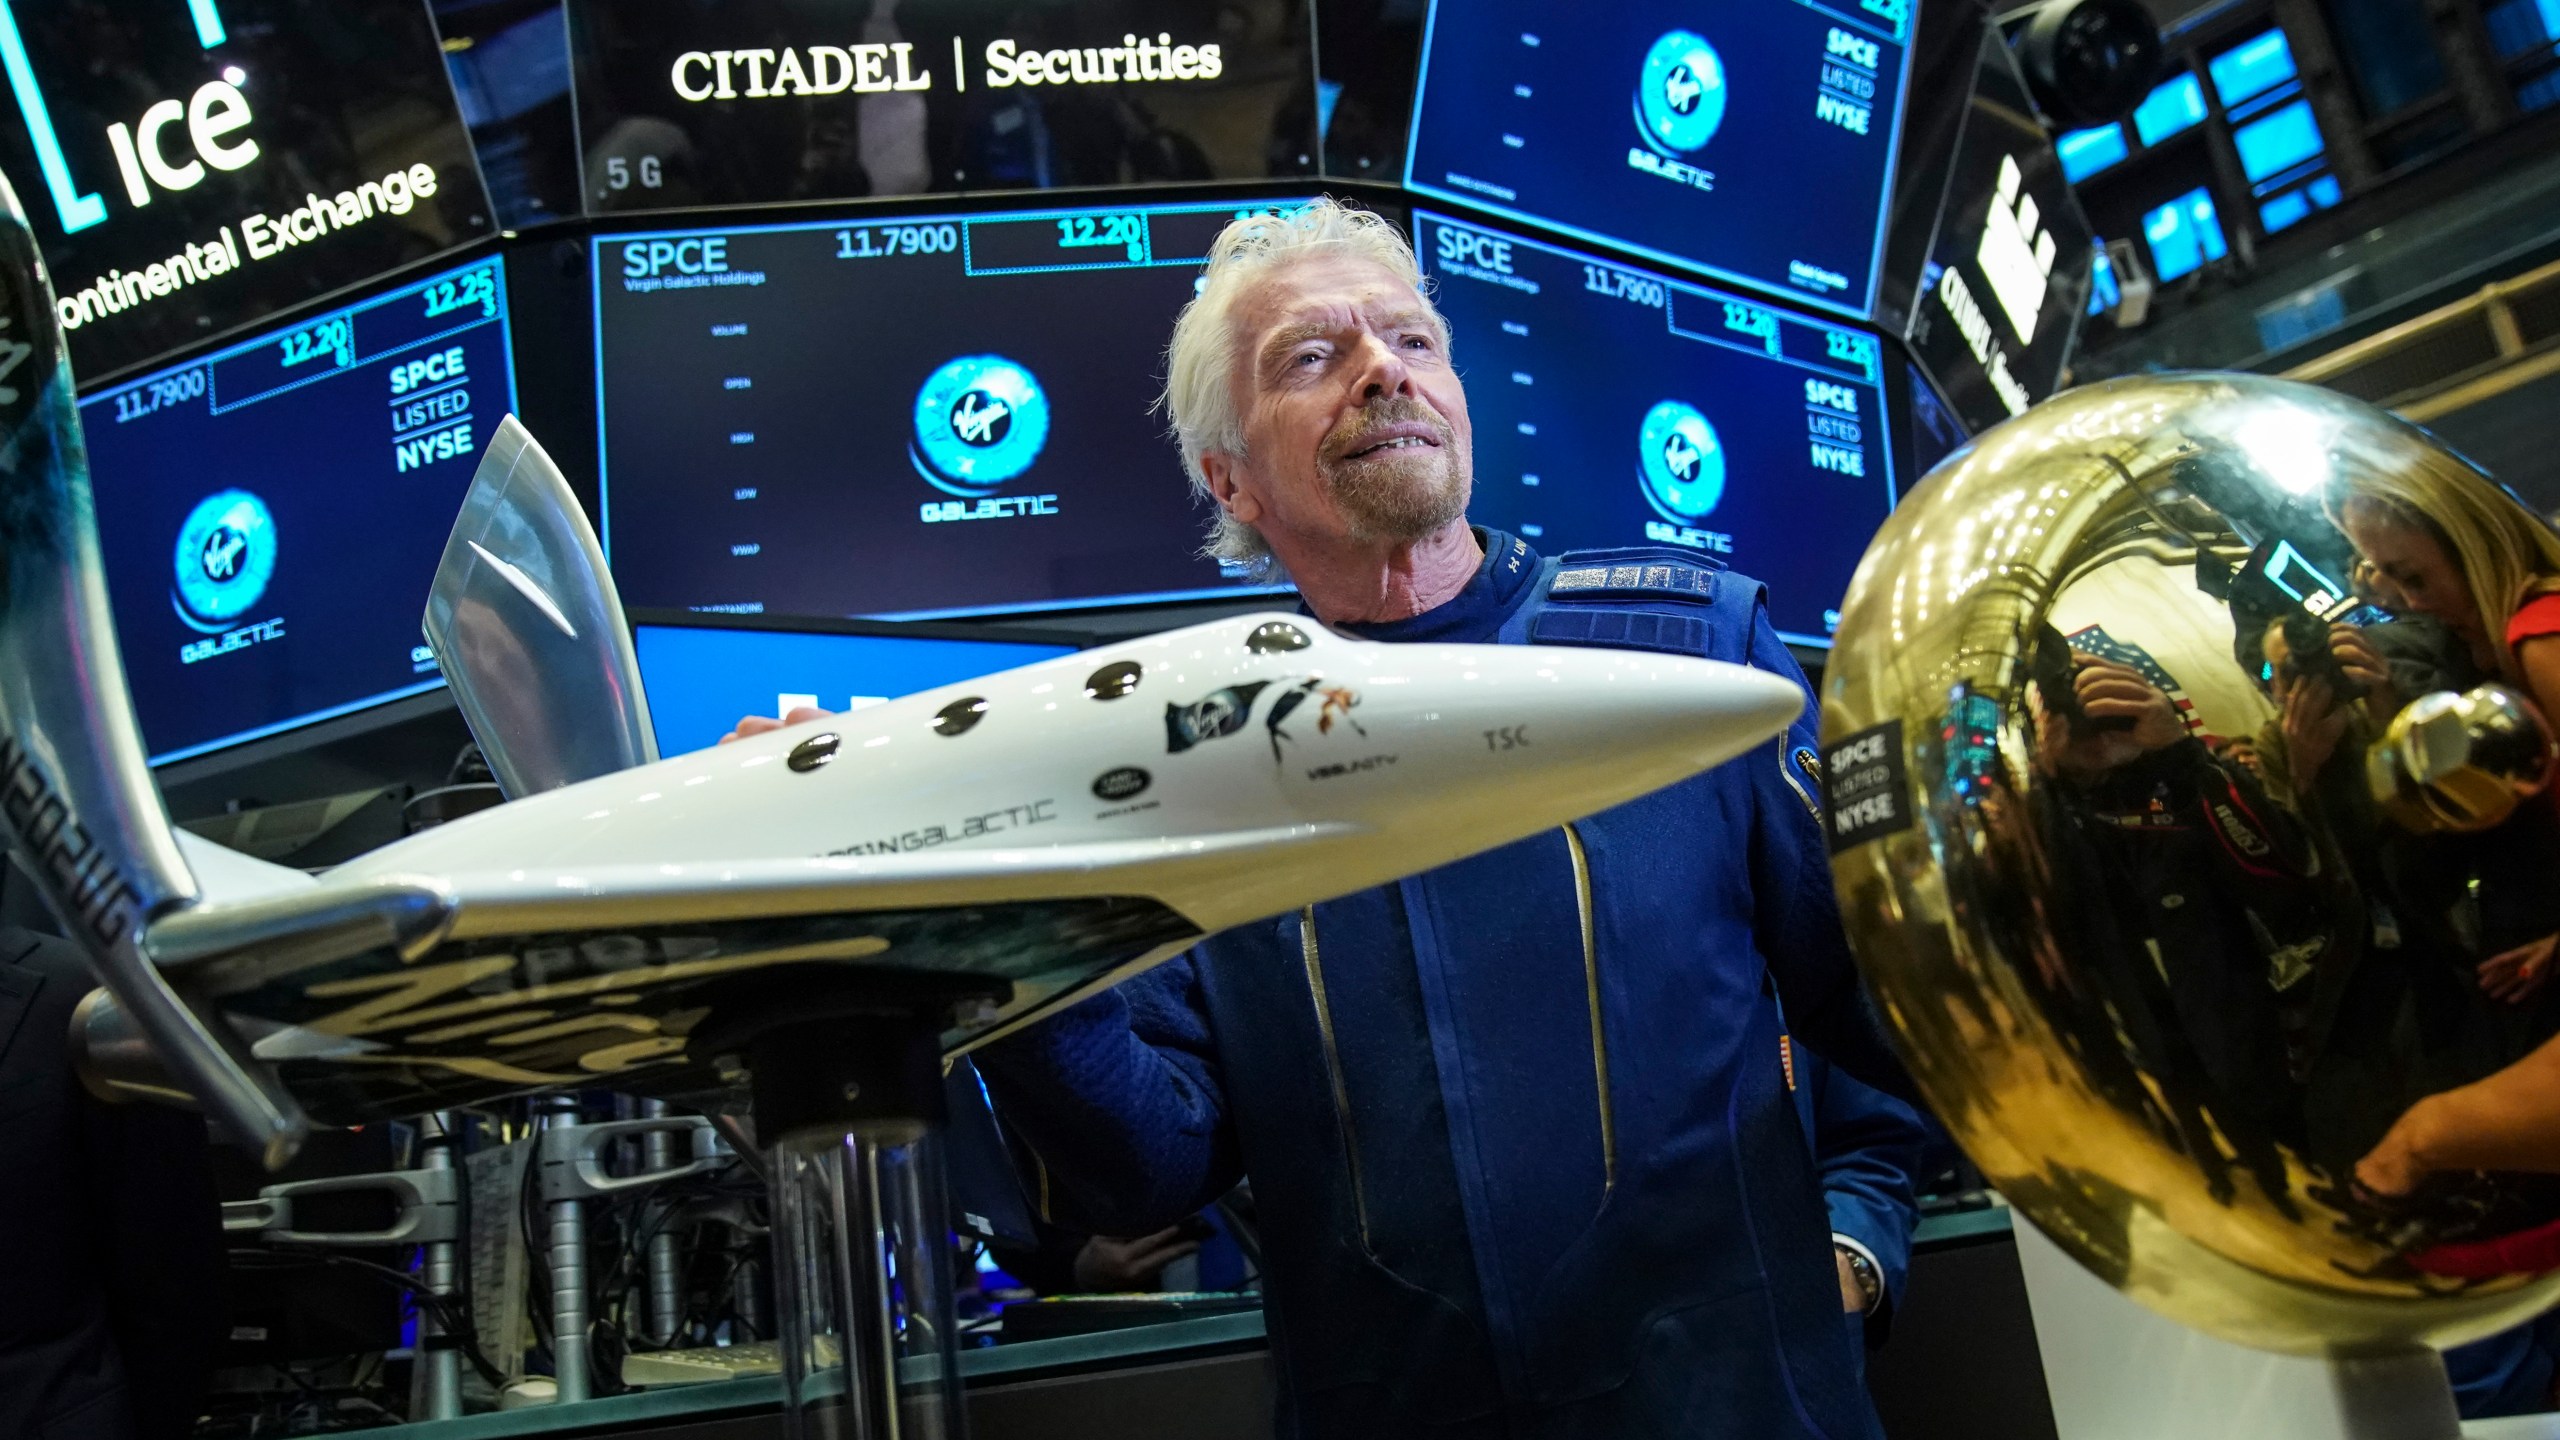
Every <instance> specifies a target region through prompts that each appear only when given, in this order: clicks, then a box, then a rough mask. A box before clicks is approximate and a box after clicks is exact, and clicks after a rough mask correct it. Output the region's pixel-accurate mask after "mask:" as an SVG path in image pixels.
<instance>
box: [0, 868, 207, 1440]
mask: <svg viewBox="0 0 2560 1440" xmlns="http://www.w3.org/2000/svg"><path fill="white" fill-rule="evenodd" d="M11 869H12V867H11V866H10V864H9V862H7V861H6V860H0V886H5V885H6V884H7V881H8V880H9V879H14V876H13V875H8V874H5V872H9V871H10V870H11ZM12 888H15V887H12ZM96 983H97V982H96V981H95V980H93V979H91V978H90V975H89V967H88V965H87V963H86V962H85V961H84V960H83V959H82V958H81V956H80V952H79V950H78V949H77V948H75V947H74V946H73V945H72V944H71V943H70V942H69V941H67V940H62V939H57V938H54V937H50V936H44V935H38V934H36V933H34V932H32V931H28V930H23V929H16V928H10V927H0V1155H5V1156H6V1157H7V1163H6V1164H5V1165H0V1235H6V1236H7V1237H8V1240H9V1253H8V1258H7V1259H6V1260H4V1261H0V1436H8V1437H10V1440H18V1437H22V1436H23V1437H42V1440H183V1437H185V1436H186V1435H187V1434H188V1433H189V1432H190V1431H191V1430H193V1429H194V1427H195V1422H196V1417H197V1413H198V1410H199V1407H201V1406H202V1404H203V1403H204V1400H205V1395H206V1391H207V1389H208V1387H209V1386H210V1384H211V1382H212V1379H213V1367H214V1356H215V1348H216V1346H217V1345H218V1343H219V1342H220V1340H221V1338H222V1334H223V1327H224V1324H225V1321H224V1317H223V1314H222V1306H221V1304H220V1303H219V1301H218V1299H216V1298H215V1297H218V1296H219V1295H220V1294H221V1293H222V1289H223V1251H222V1220H221V1214H222V1207H221V1205H220V1203H219V1202H218V1201H217V1199H216V1198H215V1194H214V1185H213V1168H212V1163H211V1157H210V1155H209V1154H208V1152H207V1147H206V1139H205V1123H204V1117H203V1116H201V1115H194V1114H190V1113H188V1112H186V1111H183V1110H177V1109H172V1108H168V1107H164V1106H159V1105H109V1104H107V1103H105V1102H103V1101H101V1100H98V1099H97V1098H95V1097H94V1096H92V1095H90V1094H89V1093H88V1091H87V1090H85V1089H83V1088H82V1086H81V1084H80V1080H79V1078H78V1076H77V1075H75V1074H74V1073H73V1071H72V1068H71V1051H70V1044H71V1012H72V1009H73V1007H74V1006H76V1005H78V1004H79V1002H80V998H81V997H82V996H84V995H86V994H88V993H89V991H90V989H91V988H92V987H93V986H94V985H95V984H96Z"/></svg>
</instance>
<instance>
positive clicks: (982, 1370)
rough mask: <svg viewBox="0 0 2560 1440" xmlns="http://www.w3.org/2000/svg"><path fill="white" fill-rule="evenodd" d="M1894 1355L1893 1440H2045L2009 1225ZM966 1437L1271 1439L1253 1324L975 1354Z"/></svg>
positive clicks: (464, 1436) (648, 1401)
mask: <svg viewBox="0 0 2560 1440" xmlns="http://www.w3.org/2000/svg"><path fill="white" fill-rule="evenodd" d="M1909 1290H1910V1293H1909V1294H1908V1295H1907V1296H1906V1297H1904V1299H1903V1301H1902V1303H1901V1305H1900V1309H1899V1312H1898V1313H1897V1315H1896V1317H1895V1320H1894V1332H1893V1339H1892V1343H1891V1344H1889V1345H1887V1346H1886V1347H1885V1348H1884V1349H1882V1350H1880V1351H1877V1352H1876V1353H1875V1354H1874V1355H1873V1356H1872V1357H1870V1361H1869V1378H1870V1383H1871V1384H1872V1386H1873V1387H1874V1389H1875V1392H1876V1403H1877V1407H1878V1409H1879V1410H1880V1411H1881V1412H1882V1414H1883V1417H1884V1422H1885V1432H1886V1433H1887V1434H1889V1435H1891V1436H1892V1437H1893V1440H1955V1437H1959V1436H1961V1437H1964V1440H2054V1430H2053V1420H2052V1413H2051V1410H2050V1408H2049V1406H2048V1404H2047V1402H2046V1399H2045V1392H2044V1377H2043V1372H2042V1369H2041V1367H2040V1365H2039V1362H2038V1359H2037V1354H2036V1347H2035V1334H2034V1327H2033V1325H2032V1324H2031V1323H2030V1320H2029V1318H2028V1314H2027V1300H2026V1289H2025V1285H2024V1282H2023V1281H2022V1280H2021V1279H2020V1277H2019V1272H2018V1261H2017V1247H2016V1245H2015V1243H2014V1241H2013V1240H2012V1238H2011V1236H2010V1229H2009V1212H2008V1210H2007V1209H2006V1207H2000V1206H1995V1207H1993V1208H1991V1209H1987V1210H1974V1211H1963V1212H1957V1213H1953V1214H1948V1215H1939V1216H1932V1217H1930V1218H1929V1219H1927V1220H1924V1221H1923V1222H1922V1223H1921V1226H1920V1235H1919V1239H1918V1243H1917V1244H1916V1246H1915V1248H1914V1253H1913V1256H1912V1265H1911V1281H1910V1286H1909ZM960 1372H961V1376H962V1380H963V1383H964V1384H966V1386H967V1387H968V1396H969V1401H968V1403H969V1425H970V1434H971V1436H972V1437H973V1440H1259V1437H1262V1436H1266V1435H1268V1434H1269V1433H1270V1426H1271V1367H1270V1353H1269V1349H1268V1346H1267V1345H1266V1343H1265V1341H1264V1337H1263V1327H1262V1316H1261V1315H1260V1314H1258V1313H1255V1314H1239V1315H1212V1316H1203V1317H1200V1318H1197V1319H1189V1320H1180V1321H1174V1322H1171V1323H1168V1324H1162V1325H1146V1326H1138V1327H1133V1328H1130V1329H1124V1330H1110V1331H1104V1332H1101V1333H1099V1334H1093V1335H1077V1336H1070V1337H1066V1338H1062V1339H1055V1340H1036V1341H1027V1342H1021V1343H1017V1344H1013V1345H998V1346H995V1347H992V1348H989V1349H984V1350H972V1351H968V1352H966V1353H964V1354H963V1355H962V1356H961V1358H960ZM781 1403H782V1384H781V1382H780V1381H779V1380H777V1379H774V1378H772V1377H761V1378H755V1379H743V1380H727V1381H720V1382H716V1383H711V1384H701V1385H681V1386H670V1387H666V1388H661V1389H655V1390H647V1391H642V1392H639V1393H636V1394H630V1395H621V1396H615V1397H613V1398H610V1399H604V1400H593V1401H589V1402H587V1403H585V1404H582V1405H575V1406H564V1407H560V1408H556V1409H553V1408H537V1409H531V1410H514V1411H508V1412H505V1413H503V1414H495V1415H473V1416H467V1417H465V1418H463V1419H459V1420H444V1421H437V1422H432V1423H428V1424H421V1425H413V1426H407V1427H403V1430H402V1432H401V1433H402V1434H403V1435H404V1436H407V1437H414V1440H499V1437H507V1440H514V1437H531V1436H543V1437H560V1440H569V1437H580V1440H604V1437H623V1436H629V1437H634V1440H777V1437H779V1436H780V1435H781V1433H782V1424H781V1419H780V1416H779V1413H778V1412H779V1408H780V1406H781Z"/></svg>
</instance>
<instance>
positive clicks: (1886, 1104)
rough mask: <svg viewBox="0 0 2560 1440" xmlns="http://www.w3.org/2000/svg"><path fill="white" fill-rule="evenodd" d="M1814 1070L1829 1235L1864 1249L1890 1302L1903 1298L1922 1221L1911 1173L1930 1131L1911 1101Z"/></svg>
mask: <svg viewBox="0 0 2560 1440" xmlns="http://www.w3.org/2000/svg"><path fill="white" fill-rule="evenodd" d="M1806 1069H1808V1070H1809V1071H1811V1072H1813V1074H1812V1083H1813V1085H1814V1087H1815V1090H1814V1104H1813V1151H1814V1164H1815V1166H1816V1167H1817V1168H1818V1169H1819V1170H1820V1172H1821V1175H1822V1199H1823V1203H1824V1205H1825V1206H1826V1207H1828V1208H1829V1210H1830V1212H1831V1233H1833V1234H1835V1235H1845V1236H1847V1237H1848V1238H1849V1239H1852V1240H1855V1241H1857V1242H1858V1243H1859V1244H1860V1245H1862V1246H1864V1247H1866V1251H1867V1253H1868V1254H1869V1255H1870V1256H1872V1257H1874V1259H1875V1262H1876V1268H1877V1269H1878V1270H1880V1271H1882V1272H1883V1275H1884V1293H1885V1301H1886V1303H1887V1304H1888V1305H1889V1304H1891V1303H1892V1302H1894V1301H1895V1300H1898V1299H1899V1298H1901V1295H1902V1282H1903V1279H1904V1277H1906V1276H1907V1275H1909V1274H1910V1273H1911V1236H1912V1232H1913V1231H1915V1230H1917V1229H1918V1228H1919V1225H1920V1201H1919V1197H1918V1196H1917V1194H1915V1193H1914V1190H1913V1178H1912V1177H1913V1176H1914V1175H1915V1174H1917V1173H1918V1171H1919V1167H1920V1154H1921V1149H1922V1147H1923V1146H1924V1145H1925V1144H1927V1142H1928V1130H1927V1128H1926V1127H1925V1126H1923V1125H1922V1124H1921V1122H1920V1116H1919V1114H1918V1113H1917V1112H1916V1111H1914V1110H1913V1109H1912V1108H1911V1107H1910V1106H1908V1105H1905V1104H1903V1103H1902V1102H1901V1101H1899V1100H1896V1099H1894V1098H1893V1097H1892V1096H1890V1095H1887V1094H1885V1093H1883V1092H1882V1091H1880V1090H1877V1089H1875V1088H1873V1087H1871V1086H1867V1085H1862V1084H1860V1083H1858V1082H1857V1081H1855V1080H1853V1079H1850V1078H1849V1077H1848V1076H1847V1075H1844V1074H1841V1073H1839V1072H1838V1071H1834V1070H1829V1069H1827V1068H1826V1067H1824V1066H1823V1065H1822V1064H1821V1063H1820V1062H1819V1061H1816V1062H1814V1063H1813V1064H1810V1065H1808V1066H1807V1067H1806Z"/></svg>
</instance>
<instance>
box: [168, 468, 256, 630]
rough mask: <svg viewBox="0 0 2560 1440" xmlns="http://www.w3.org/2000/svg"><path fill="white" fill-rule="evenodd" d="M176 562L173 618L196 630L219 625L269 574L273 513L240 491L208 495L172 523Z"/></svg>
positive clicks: (236, 614)
mask: <svg viewBox="0 0 2560 1440" xmlns="http://www.w3.org/2000/svg"><path fill="white" fill-rule="evenodd" d="M176 566H177V575H178V585H177V592H176V595H175V597H174V598H175V600H176V602H177V607H178V618H180V619H182V620H184V621H186V622H187V623H188V624H190V625H192V626H194V627H195V628H196V629H198V630H204V631H214V630H220V629H223V628H225V627H227V626H228V625H229V624H230V623H231V622H232V621H234V620H237V619H239V618H240V615H241V613H242V612H243V611H245V610H247V609H248V608H249V607H250V606H252V605H255V604H257V603H258V597H259V596H261V595H264V594H266V593H267V582H268V581H269V580H271V579H273V578H275V573H276V522H275V517H274V516H272V515H270V514H268V513H267V505H266V502H265V501H263V500H260V499H259V498H258V497H257V496H255V495H252V494H250V493H249V492H248V491H246V490H225V491H222V492H221V493H219V494H215V495H208V496H206V497H205V498H204V499H203V500H201V501H198V502H197V504H196V508H195V509H193V510H190V511H188V512H187V522H186V523H185V524H183V525H181V526H179V527H178V551H177V556H176Z"/></svg>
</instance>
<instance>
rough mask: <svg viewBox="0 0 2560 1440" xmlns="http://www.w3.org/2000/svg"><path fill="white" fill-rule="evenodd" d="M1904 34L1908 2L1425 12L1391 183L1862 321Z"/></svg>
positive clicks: (1739, 1) (1445, 8) (1509, 2)
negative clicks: (1402, 160)
mask: <svg viewBox="0 0 2560 1440" xmlns="http://www.w3.org/2000/svg"><path fill="white" fill-rule="evenodd" d="M1909 25H1910V21H1909V10H1908V6H1907V4H1906V0H1863V3H1861V0H1829V3H1826V0H1731V3H1728V4H1724V5H1719V6H1712V7H1708V8H1705V9H1700V8H1699V7H1696V6H1679V5H1668V4H1661V3H1653V0H1644V3H1630V4H1624V5H1586V6H1570V7H1559V6H1555V5H1552V4H1546V3H1541V0H1480V3H1469V4H1464V5H1460V4H1453V3H1435V4H1434V5H1433V6H1432V10H1431V19H1430V25H1429V29H1428V31H1427V34H1426V37H1425V39H1424V42H1423V59H1422V74H1421V77H1420V80H1419V81H1418V86H1419V93H1418V95H1417V97H1416V101H1415V109H1414V121H1413V128H1412V132H1411V139H1410V141H1409V142H1408V144H1409V149H1408V152H1407V156H1406V165H1405V173H1406V182H1407V183H1408V184H1409V185H1410V186H1411V187H1412V188H1413V189H1415V190H1417V191H1420V192H1422V193H1424V194H1429V195H1437V196H1440V197H1442V198H1444V199H1449V200H1459V201H1464V202H1465V203H1466V204H1468V205H1470V206H1473V207H1475V208H1477V209H1482V210H1488V211H1492V212H1494V213H1496V214H1501V215H1508V216H1511V217H1513V218H1516V219H1522V220H1529V221H1534V222H1536V223H1539V224H1541V225H1545V226H1548V227H1550V228H1554V229H1557V230H1561V231H1563V232H1565V233H1567V234H1569V235H1578V236H1582V237H1585V238H1590V239H1595V240H1601V241H1604V242H1608V243H1611V244H1615V245H1618V246H1620V247H1622V248H1625V249H1627V250H1630V251H1632V252H1635V253H1637V254H1641V255H1645V256H1647V257H1650V258H1653V259H1658V260H1665V261H1670V262H1673V263H1676V264H1680V265H1683V266H1688V267H1692V268H1695V269H1697V270H1701V271H1703V272H1705V273H1706V274H1709V275H1712V276H1715V277H1718V278H1720V279H1724V280H1729V281H1733V282H1736V283H1739V284H1744V285H1752V286H1757V287H1759V288H1761V289H1765V290H1769V291H1773V292H1776V293H1779V294H1783V295H1786V296H1789V297H1791V298H1794V299H1797V300H1801V301H1804V302H1806V303H1808V304H1812V305H1818V306H1821V307H1824V308H1826V309H1830V310H1833V311H1837V312H1839V313H1841V314H1845V315H1851V316H1856V317H1859V318H1864V317H1865V316H1866V315H1867V314H1868V312H1869V310H1870V308H1871V306H1872V305H1873V304H1874V298H1875V283H1876V269H1877V252H1878V250H1879V248H1880V245H1881V242H1882V231H1883V228H1884V222H1883V216H1884V207H1885V201H1886V197H1887V193H1888V185H1889V181H1890V179H1891V173H1892V169H1893V156H1894V149H1895V144H1896V134H1897V131H1898V130H1899V128H1900V125H1901V114H1902V91H1903V82H1904V74H1905V69H1906V64H1907V56H1908V32H1909Z"/></svg>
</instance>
